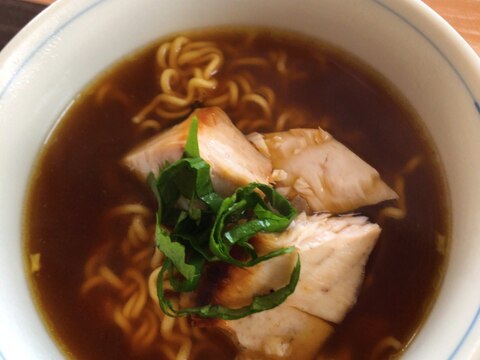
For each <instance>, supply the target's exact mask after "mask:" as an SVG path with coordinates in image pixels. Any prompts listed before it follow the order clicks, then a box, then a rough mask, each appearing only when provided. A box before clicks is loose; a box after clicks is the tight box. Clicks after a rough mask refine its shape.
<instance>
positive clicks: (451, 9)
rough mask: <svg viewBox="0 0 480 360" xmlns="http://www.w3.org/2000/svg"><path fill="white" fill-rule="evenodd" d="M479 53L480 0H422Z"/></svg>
mask: <svg viewBox="0 0 480 360" xmlns="http://www.w3.org/2000/svg"><path fill="white" fill-rule="evenodd" d="M424 2H425V4H427V5H428V6H430V7H431V8H432V9H433V10H435V11H436V12H437V13H438V14H439V15H440V16H442V17H443V18H444V19H445V20H447V21H448V22H449V23H450V25H452V26H453V27H454V28H455V30H457V31H458V32H459V33H460V35H462V36H463V38H464V39H465V40H467V42H468V43H469V44H470V46H472V47H473V49H474V50H475V51H476V52H477V54H480V0H424Z"/></svg>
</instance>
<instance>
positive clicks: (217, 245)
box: [147, 117, 300, 320]
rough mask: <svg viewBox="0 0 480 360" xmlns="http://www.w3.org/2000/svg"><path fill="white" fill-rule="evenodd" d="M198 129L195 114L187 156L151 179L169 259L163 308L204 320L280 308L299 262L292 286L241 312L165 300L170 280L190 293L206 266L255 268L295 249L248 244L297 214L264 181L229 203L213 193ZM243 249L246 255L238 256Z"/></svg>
mask: <svg viewBox="0 0 480 360" xmlns="http://www.w3.org/2000/svg"><path fill="white" fill-rule="evenodd" d="M197 131H198V120H197V118H196V117H194V118H193V119H192V122H191V125H190V129H189V133H188V137H187V142H186V145H185V151H184V154H183V157H182V159H180V160H178V161H176V162H174V163H172V164H165V166H164V167H163V169H161V171H160V174H159V176H158V177H157V178H155V176H154V175H153V174H150V175H149V176H148V178H147V183H148V185H149V186H150V188H151V189H152V191H153V193H154V195H155V198H156V199H157V203H158V211H157V214H156V230H155V242H156V246H157V248H158V249H159V250H160V251H161V252H162V253H163V254H164V255H165V258H166V259H165V261H164V263H163V265H162V269H161V271H160V274H159V276H158V281H157V289H158V298H159V300H160V306H161V308H162V310H163V311H164V312H165V314H167V315H169V316H175V317H178V316H186V315H198V316H201V317H206V318H222V319H227V320H232V319H239V318H242V317H245V316H248V315H250V314H253V313H256V312H260V311H264V310H268V309H271V308H274V307H276V306H278V305H280V304H281V303H282V302H283V301H285V299H286V298H287V297H288V296H289V295H291V294H292V293H293V292H294V290H295V287H296V285H297V283H298V279H299V276H300V258H298V260H297V263H296V265H295V268H294V269H293V271H292V274H291V277H290V282H289V283H288V284H287V285H286V286H284V287H282V288H280V289H277V290H275V291H273V292H271V293H269V294H266V295H262V296H256V297H254V298H253V300H252V303H251V304H250V305H248V306H245V307H242V308H235V309H232V308H227V307H224V306H221V305H213V304H209V305H205V306H201V307H195V308H184V309H175V308H174V307H173V306H172V304H171V302H170V301H169V300H168V299H167V298H166V297H165V294H164V289H163V280H164V279H165V277H166V278H168V279H169V282H170V285H171V286H172V289H173V290H174V291H176V292H189V291H193V290H195V289H196V288H197V286H198V284H199V281H200V279H201V276H202V273H203V270H204V267H205V264H206V263H208V262H225V263H229V264H232V265H234V266H238V267H249V266H254V265H257V264H258V263H260V262H262V261H267V260H269V259H271V258H273V257H276V256H280V255H284V254H288V253H291V252H292V251H294V248H293V247H287V248H281V249H278V250H275V251H272V252H270V253H268V254H265V255H262V256H259V255H258V254H257V253H256V251H255V248H254V247H253V245H252V244H251V243H250V242H249V241H250V239H251V238H252V237H253V236H254V235H255V234H257V233H259V232H263V233H265V232H281V231H283V230H285V229H286V228H287V227H288V225H289V224H290V222H291V221H292V220H293V218H294V217H295V216H296V211H295V209H294V208H293V207H292V206H291V205H290V203H289V202H288V201H287V200H286V199H285V198H284V197H283V196H281V195H280V194H279V193H277V192H276V191H275V190H274V189H273V188H272V187H270V186H268V185H265V184H258V183H251V184H248V185H246V186H243V187H240V188H238V189H237V190H236V191H235V193H234V194H233V195H232V196H230V197H227V198H222V197H221V196H220V195H218V194H217V193H216V192H215V190H214V189H213V185H212V180H211V178H210V166H209V165H208V164H207V163H206V162H205V161H204V160H203V159H202V158H201V157H200V151H199V147H198V139H197ZM181 200H182V203H183V204H185V203H186V204H188V206H187V208H185V206H183V207H179V206H178V203H179V201H181ZM234 248H236V249H237V251H236V255H235V256H233V255H232V250H233V249H234ZM239 249H241V250H242V252H243V253H242V254H240V256H239V254H238V252H239Z"/></svg>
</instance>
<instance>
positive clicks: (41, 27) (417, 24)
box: [0, 0, 480, 360]
mask: <svg viewBox="0 0 480 360" xmlns="http://www.w3.org/2000/svg"><path fill="white" fill-rule="evenodd" d="M132 19H137V20H136V21H132ZM212 25H264V26H274V27H280V28H285V29H290V30H294V31H297V32H301V33H305V34H307V35H311V36H314V37H317V38H319V39H321V40H324V41H327V42H330V43H332V44H335V45H336V46H338V47H340V48H343V49H345V50H347V51H349V52H350V53H353V54H354V55H356V56H357V57H359V58H361V59H362V60H364V61H365V62H366V63H368V64H369V65H371V66H372V67H373V68H375V69H376V70H378V71H379V72H380V73H381V74H383V75H384V76H385V77H386V78H387V79H388V80H390V81H391V82H392V83H393V84H395V86H396V87H397V88H398V89H399V90H400V92H401V93H403V94H404V96H405V97H406V99H407V100H408V101H409V102H410V103H411V104H412V105H413V107H414V108H415V109H416V111H417V112H418V114H419V115H420V117H421V118H422V120H423V121H424V125H425V126H426V128H427V129H428V131H429V133H430V134H431V136H432V138H433V140H434V141H435V143H436V144H437V148H438V153H439V156H440V158H441V161H442V162H443V164H444V167H445V170H446V175H447V179H448V185H449V188H450V195H451V204H452V214H453V218H452V222H453V234H452V235H453V246H452V250H451V255H450V260H449V268H448V272H447V275H446V277H445V281H444V285H443V287H442V290H441V293H440V295H439V297H438V300H437V302H436V305H435V307H434V308H433V310H432V313H431V315H430V316H429V319H428V321H427V322H426V324H425V325H424V327H423V329H422V331H421V332H420V333H419V335H418V336H417V338H416V339H415V341H414V342H413V343H412V345H411V346H410V348H409V350H408V351H407V352H406V354H405V356H404V359H450V358H458V359H469V358H470V359H473V358H476V355H474V351H475V349H477V350H478V348H479V347H480V344H479V342H480V340H479V339H480V324H479V322H480V320H479V321H477V318H478V317H479V310H478V309H479V306H480V295H479V293H480V291H479V290H478V284H479V283H480V262H478V261H476V259H478V258H480V236H479V234H480V221H479V216H480V191H478V184H480V167H479V165H478V161H477V154H479V153H480V141H479V139H480V106H479V105H478V104H479V99H480V66H479V61H478V58H477V57H476V55H475V54H474V52H473V50H471V49H470V48H469V47H468V46H467V45H466V43H465V42H464V41H463V40H462V39H461V38H460V37H459V36H458V35H457V34H456V33H455V32H454V31H453V30H452V29H451V28H450V27H449V26H448V25H447V24H446V23H444V22H443V21H442V20H441V19H440V18H439V17H438V16H436V15H435V14H434V13H433V12H431V11H430V10H429V9H428V8H427V7H426V6H425V5H423V4H422V3H420V2H419V1H414V0H406V1H401V2H400V1H396V0H384V1H374V0H345V1H337V0H322V1H316V0H299V1H295V2H292V1H288V0H263V1H259V0H233V1H228V2H227V1H221V0H203V1H193V0H182V1H174V0H171V1H167V0H165V1H158V0H136V1H130V0H85V1H81V2H80V1H75V0H64V1H62V0H61V1H59V2H57V3H55V4H54V5H53V6H51V7H49V8H48V9H47V10H46V11H45V12H44V13H42V14H41V15H40V16H39V17H38V18H37V19H36V20H34V21H33V22H32V23H30V24H29V25H28V26H27V27H26V28H25V29H24V30H23V31H22V32H20V34H19V35H17V37H16V38H15V39H14V40H13V41H12V42H11V43H10V44H9V45H7V47H6V48H5V49H4V51H3V52H2V53H1V54H0V69H1V71H0V169H2V170H1V173H2V176H1V177H0V179H1V180H0V229H1V230H0V274H1V275H0V352H3V354H4V356H5V358H6V359H8V360H11V359H60V358H62V357H63V356H62V354H61V352H60V351H59V350H58V349H57V347H56V345H55V344H54V342H52V340H51V338H50V336H49V334H48V332H47V331H46V329H45V326H44V325H43V323H42V321H41V320H40V319H39V317H38V316H37V312H36V309H35V305H34V302H33V301H32V299H31V294H30V291H29V288H28V286H27V282H26V274H25V271H24V264H23V257H22V250H23V249H22V241H21V239H22V226H21V225H22V223H21V214H22V206H23V203H24V198H25V193H26V188H27V184H28V179H29V176H30V174H31V171H32V170H31V169H32V167H33V165H34V161H35V158H36V155H37V153H38V151H39V149H40V147H41V146H42V144H43V143H44V142H45V141H46V140H47V139H48V134H49V133H50V132H51V130H52V128H53V127H54V124H55V122H56V121H57V119H58V118H59V117H60V115H61V114H62V112H63V111H65V109H67V108H68V106H69V104H71V102H72V99H74V98H75V96H76V95H77V94H78V92H79V91H80V90H81V89H82V88H83V87H84V86H85V85H86V84H87V83H89V82H90V81H91V80H92V79H93V78H94V77H95V76H96V75H97V74H99V73H100V72H101V71H102V70H104V69H106V68H108V67H109V65H111V64H112V63H114V62H115V61H117V60H118V59H119V58H121V57H123V56H125V55H127V54H129V53H131V52H132V51H134V50H136V49H139V48H141V47H143V46H145V45H146V44H148V43H149V42H151V41H153V40H155V39H156V38H158V37H160V36H163V35H166V34H169V33H172V32H176V31H180V30H184V29H192V28H202V27H207V26H212ZM477 355H478V354H477Z"/></svg>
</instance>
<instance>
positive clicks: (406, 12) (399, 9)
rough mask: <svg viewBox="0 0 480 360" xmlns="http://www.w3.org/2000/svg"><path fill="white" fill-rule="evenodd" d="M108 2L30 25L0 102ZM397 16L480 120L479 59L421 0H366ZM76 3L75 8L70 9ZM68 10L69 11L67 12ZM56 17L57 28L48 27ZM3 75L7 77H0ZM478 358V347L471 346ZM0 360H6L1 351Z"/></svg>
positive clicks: (50, 10)
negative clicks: (53, 44) (436, 57)
mask: <svg viewBox="0 0 480 360" xmlns="http://www.w3.org/2000/svg"><path fill="white" fill-rule="evenodd" d="M107 1H109V0H85V1H82V2H81V3H82V4H81V5H80V2H78V1H77V2H76V1H75V0H57V1H56V2H54V3H53V4H52V5H50V6H48V7H47V8H45V9H44V10H43V11H42V12H41V13H40V14H39V15H37V16H36V17H35V18H34V19H33V20H32V21H30V22H29V23H28V24H27V25H26V26H25V27H24V28H23V29H22V30H21V31H20V32H19V33H18V34H17V35H16V36H15V37H14V38H13V39H12V40H11V41H10V42H9V43H8V44H7V45H6V46H5V47H4V48H3V49H2V51H1V52H0V69H2V71H1V72H0V101H1V100H2V98H3V97H4V96H5V94H6V93H8V90H9V88H10V86H11V85H12V83H13V82H14V81H15V79H16V77H17V76H18V75H19V74H20V73H21V71H22V69H23V68H24V67H26V66H27V65H28V64H29V63H30V61H31V60H32V58H33V57H34V55H35V54H36V53H37V52H39V51H40V50H41V49H42V48H43V47H44V46H45V45H46V44H47V43H48V42H49V40H50V39H51V38H52V37H53V36H55V35H58V34H60V33H61V32H62V30H63V29H65V28H66V27H68V26H69V25H70V24H71V23H73V22H75V21H76V19H78V18H79V17H81V16H82V15H84V14H86V13H88V12H90V11H92V10H93V9H95V8H96V7H97V6H99V5H100V4H102V3H104V2H107ZM366 1H371V2H374V3H376V4H378V5H379V6H381V7H383V8H384V9H386V10H387V11H389V12H390V13H392V14H394V15H395V16H397V17H398V18H399V19H401V20H402V21H403V22H405V23H406V24H407V25H408V26H410V27H411V28H413V29H414V30H415V31H416V32H417V33H418V34H419V35H420V36H422V37H423V38H424V39H425V40H426V41H427V42H428V43H429V44H430V45H431V46H432V47H433V48H434V49H435V51H437V52H438V53H439V54H440V56H441V57H442V58H443V59H444V60H445V61H446V62H447V63H448V64H449V66H450V67H451V69H452V70H453V71H454V72H455V74H456V75H457V76H458V78H459V79H460V80H461V82H462V83H463V85H464V86H465V88H466V90H467V92H468V93H469V94H470V96H471V98H472V101H473V105H474V106H475V108H476V110H477V112H478V115H479V120H480V57H479V55H477V53H476V52H475V51H474V50H473V49H472V47H471V46H470V45H469V44H468V43H467V42H466V40H464V39H463V38H462V37H461V35H460V34H459V33H458V32H457V31H456V30H455V29H454V28H453V27H452V26H451V25H450V24H449V23H448V22H447V21H446V20H444V19H443V18H442V17H441V16H440V15H438V14H437V13H436V12H435V11H434V10H432V9H431V8H430V7H429V6H428V5H426V4H425V3H423V2H422V1H421V0H405V1H404V2H401V3H398V2H396V1H395V0H366ZM75 2H76V5H73V4H74V3H75ZM67 5H68V6H71V5H73V6H71V8H68V7H67ZM53 17H56V18H57V20H59V22H58V24H54V26H53V27H51V26H47V25H48V24H49V23H51V19H52V18H53ZM2 73H5V74H6V76H2ZM478 324H480V305H479V306H478V308H477V311H476V313H475V314H474V315H473V317H472V320H471V322H470V324H469V325H468V327H467V328H466V329H465V330H464V333H463V335H462V337H461V338H460V340H459V342H458V344H457V346H456V347H455V348H454V349H453V351H452V353H451V354H450V355H449V356H448V359H449V360H451V359H454V358H456V356H457V355H458V353H459V352H460V350H461V349H462V347H463V345H464V344H465V342H466V340H467V338H469V336H470V335H471V334H472V331H473V330H474V329H475V327H476V326H477V325H478ZM473 347H474V351H477V354H478V355H480V353H479V352H480V344H476V345H474V346H473ZM0 359H5V358H4V356H3V355H2V352H1V349H0Z"/></svg>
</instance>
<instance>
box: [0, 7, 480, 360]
mask: <svg viewBox="0 0 480 360" xmlns="http://www.w3.org/2000/svg"><path fill="white" fill-rule="evenodd" d="M105 1H108V0H97V1H95V2H93V3H92V4H90V5H88V6H87V7H86V8H84V9H83V10H80V11H79V12H78V13H77V14H74V15H73V16H72V17H70V18H69V19H67V20H66V21H65V22H64V23H63V24H61V25H60V26H58V27H57V28H56V29H55V30H54V31H52V32H51V33H50V34H49V35H48V36H47V37H46V38H45V39H44V40H42V41H41V42H40V43H38V45H37V46H36V47H35V48H34V49H33V50H32V51H31V53H30V54H28V56H26V57H25V59H24V60H23V61H22V62H21V63H20V64H19V65H18V67H17V69H16V70H15V72H14V73H13V75H12V76H11V77H10V79H9V80H8V81H7V83H6V85H5V87H4V88H3V89H1V90H0V100H1V99H2V97H3V96H4V95H5V93H6V92H7V91H8V89H9V87H10V86H11V84H12V83H13V81H14V80H15V78H16V77H17V76H18V75H19V74H20V72H21V71H22V70H23V69H24V67H25V66H27V65H28V63H29V62H30V61H31V60H32V58H33V57H34V56H35V54H37V53H38V52H39V51H40V50H41V49H42V48H44V47H45V46H46V45H47V44H48V42H49V41H50V40H51V39H52V37H54V36H55V35H57V34H59V33H61V32H62V31H63V30H64V29H65V28H67V27H68V26H70V25H71V24H73V23H74V22H75V21H76V20H77V19H79V18H80V17H82V16H83V15H85V14H87V13H88V12H90V11H91V10H93V9H94V8H96V7H97V6H98V5H100V4H101V3H103V2H105ZM372 1H373V2H374V3H376V4H377V5H379V6H381V7H383V8H384V9H385V10H386V11H388V12H390V13H392V14H393V15H395V16H396V17H398V18H399V19H400V20H401V21H402V22H404V23H406V24H407V25H408V26H409V27H411V28H412V29H414V30H415V31H416V32H417V33H418V34H419V35H420V36H422V37H423V38H424V39H425V40H426V41H427V42H428V43H429V44H430V45H431V46H432V47H433V48H434V49H435V51H437V53H439V54H440V56H441V57H442V58H443V59H444V60H445V61H446V62H447V63H448V65H449V66H450V68H451V69H452V70H453V71H454V72H455V74H456V75H457V77H458V78H459V79H460V81H461V82H462V83H463V85H464V87H465V89H466V90H467V92H468V93H469V94H470V96H471V98H472V101H473V106H474V107H475V109H476V110H477V112H478V113H479V115H480V101H478V100H477V99H476V98H475V95H474V93H473V91H472V90H471V89H470V87H469V86H468V84H467V82H466V81H465V79H464V78H463V76H462V75H461V74H460V72H459V70H458V69H457V68H456V67H455V66H454V65H453V63H452V62H451V60H450V59H449V58H448V57H447V55H445V53H444V52H443V51H442V50H441V49H440V48H439V47H438V46H437V45H436V44H435V43H434V42H433V41H432V39H430V38H429V37H428V36H427V35H426V34H425V33H424V32H422V31H421V30H420V29H419V28H418V27H417V26H415V25H414V24H413V23H412V22H410V21H409V20H407V19H406V18H405V17H404V16H403V15H401V14H399V13H398V12H396V11H395V10H394V9H392V8H390V7H389V6H387V5H386V4H384V3H383V2H381V0H372ZM47 11H48V10H47ZM479 319H480V305H479V306H478V308H477V311H476V313H475V314H474V315H473V317H472V320H471V322H470V324H469V325H468V327H467V328H466V330H465V331H464V333H463V335H462V337H461V338H460V340H459V341H458V343H457V346H456V347H455V348H454V349H453V350H452V353H451V354H450V356H449V357H448V358H447V359H448V360H453V359H454V358H455V357H456V356H457V355H458V352H459V351H460V349H461V348H462V346H463V344H464V343H465V341H466V339H467V338H468V336H469V335H470V333H471V331H472V330H473V328H474V327H475V324H476V323H477V321H478V320H479ZM0 360H6V358H5V356H4V355H3V354H2V352H1V350H0Z"/></svg>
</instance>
